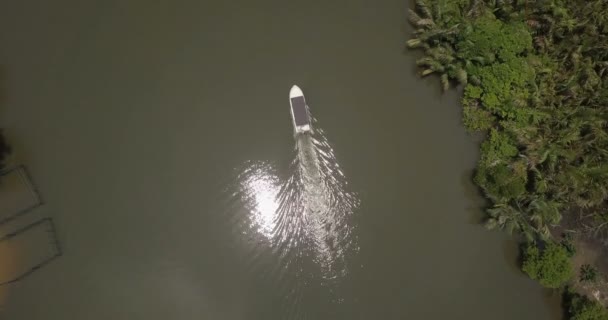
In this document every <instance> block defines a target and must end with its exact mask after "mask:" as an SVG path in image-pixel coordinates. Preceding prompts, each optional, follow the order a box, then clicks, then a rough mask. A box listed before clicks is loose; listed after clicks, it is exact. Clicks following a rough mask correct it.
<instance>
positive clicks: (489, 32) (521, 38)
mask: <svg viewBox="0 0 608 320" xmlns="http://www.w3.org/2000/svg"><path fill="white" fill-rule="evenodd" d="M456 48H457V50H458V54H459V55H460V56H463V57H466V58H469V59H470V58H473V57H483V58H486V59H488V60H489V61H493V60H495V59H498V60H499V61H500V62H507V61H510V60H512V59H515V58H517V57H518V56H519V55H521V54H523V53H524V52H526V51H529V50H531V49H532V36H531V35H530V32H528V31H527V29H526V26H525V25H524V24H523V23H522V22H517V23H509V24H508V23H504V22H503V21H501V20H499V19H496V17H494V16H493V15H491V14H486V15H484V16H482V17H481V18H479V19H476V20H474V22H473V23H472V24H471V27H470V28H467V29H465V31H464V32H463V33H462V41H460V42H458V43H457V45H456Z"/></svg>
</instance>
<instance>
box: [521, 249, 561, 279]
mask: <svg viewBox="0 0 608 320" xmlns="http://www.w3.org/2000/svg"><path fill="white" fill-rule="evenodd" d="M522 270H523V271H524V272H525V273H526V274H528V276H530V278H532V279H535V280H538V282H540V284H541V285H543V286H545V287H547V288H559V287H561V286H562V285H563V284H565V283H566V282H567V281H568V280H570V278H571V277H572V266H571V264H570V258H569V257H568V252H567V251H566V249H565V248H564V247H562V246H560V245H557V244H554V243H547V245H546V247H545V248H544V249H543V250H542V251H541V250H540V249H539V248H538V247H537V246H536V245H529V246H528V247H527V248H526V249H525V251H524V263H523V266H522Z"/></svg>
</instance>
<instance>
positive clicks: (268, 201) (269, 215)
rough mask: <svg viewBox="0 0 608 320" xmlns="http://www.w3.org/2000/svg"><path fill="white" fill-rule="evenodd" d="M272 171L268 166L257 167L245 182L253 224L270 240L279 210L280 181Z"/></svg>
mask: <svg viewBox="0 0 608 320" xmlns="http://www.w3.org/2000/svg"><path fill="white" fill-rule="evenodd" d="M270 169H271V168H270V166H268V165H258V166H255V168H253V169H252V171H251V172H250V174H248V175H247V177H246V178H245V180H244V181H243V188H244V189H245V194H246V195H247V198H248V199H249V204H250V206H251V207H250V208H249V209H250V210H251V211H252V212H251V213H252V215H251V217H252V220H253V221H252V222H253V223H254V225H255V226H256V228H257V229H258V231H259V232H260V233H261V234H263V235H264V236H265V237H267V238H268V239H270V238H272V234H273V230H274V227H275V225H276V216H277V210H278V208H279V204H278V201H277V196H278V194H279V179H278V178H277V177H276V176H275V175H274V174H273V173H272V172H271V170H270Z"/></svg>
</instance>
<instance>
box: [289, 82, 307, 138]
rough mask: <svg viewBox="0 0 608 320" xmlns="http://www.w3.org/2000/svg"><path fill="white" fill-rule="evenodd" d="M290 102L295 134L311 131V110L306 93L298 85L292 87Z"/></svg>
mask: <svg viewBox="0 0 608 320" xmlns="http://www.w3.org/2000/svg"><path fill="white" fill-rule="evenodd" d="M289 104H290V106H291V118H292V119H293V128H294V132H295V134H298V133H306V132H311V131H312V127H311V126H310V112H309V111H308V105H307V104H306V99H304V93H303V92H302V90H301V89H300V88H299V87H298V86H293V87H291V90H290V91H289Z"/></svg>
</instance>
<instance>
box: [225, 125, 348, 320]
mask: <svg viewBox="0 0 608 320" xmlns="http://www.w3.org/2000/svg"><path fill="white" fill-rule="evenodd" d="M313 125H314V127H315V128H317V127H318V126H317V125H316V120H314V119H313ZM281 181H282V182H281ZM235 186H237V191H236V192H233V193H232V198H233V200H232V201H233V202H234V207H232V208H230V209H229V210H232V211H234V212H235V213H233V219H234V221H233V222H232V223H233V225H234V226H235V227H236V228H237V232H238V233H239V234H241V236H242V237H244V238H246V239H249V240H254V241H248V242H247V243H248V245H250V250H251V257H249V258H250V259H249V261H250V262H249V263H250V264H251V266H252V267H251V268H252V269H255V270H252V272H255V273H256V274H257V273H263V274H271V276H269V277H270V278H273V279H276V280H277V281H278V282H277V291H279V292H280V295H281V296H283V297H284V299H285V305H284V307H285V308H286V312H288V313H290V314H292V313H295V314H300V312H298V311H297V310H300V308H301V307H302V306H301V304H302V303H305V302H304V301H306V300H307V299H308V298H311V297H312V296H314V295H318V294H319V292H318V291H316V290H318V286H319V285H320V286H322V287H327V288H329V290H324V291H326V292H325V293H324V294H327V295H328V297H327V299H330V300H333V301H341V299H342V297H340V295H339V294H338V295H337V296H336V294H334V292H333V290H334V289H335V286H334V284H335V285H337V284H339V282H340V279H341V278H343V277H344V276H346V275H347V274H348V263H347V261H346V260H347V258H348V256H349V254H353V253H356V252H357V251H358V247H357V244H356V239H355V238H354V234H355V233H354V232H353V230H354V225H353V224H352V219H351V216H352V215H353V213H354V211H355V209H356V208H357V207H358V205H359V202H358V199H357V197H356V195H355V194H354V193H352V192H350V191H348V189H347V181H346V177H345V175H344V172H343V171H342V169H341V168H340V166H339V164H338V161H337V159H336V156H335V153H334V150H333V148H332V147H331V145H330V144H329V142H328V141H327V139H326V137H325V135H324V132H323V130H320V129H316V130H315V133H314V134H309V133H307V134H302V135H299V136H296V141H295V148H294V157H293V161H292V163H291V165H290V170H289V175H288V176H287V177H286V178H285V179H280V178H279V177H278V175H277V172H276V170H275V168H274V167H273V166H272V165H271V164H269V163H265V162H249V163H247V164H246V165H245V168H244V169H242V170H241V172H240V173H239V175H238V176H237V183H236V185H235ZM239 207H241V208H242V209H239ZM267 250H270V252H272V254H273V255H275V256H277V257H278V261H279V264H278V265H272V266H269V265H266V264H264V262H260V261H261V260H259V259H258V258H257V257H258V256H260V255H261V254H262V255H263V254H265V253H266V252H268V251H267ZM256 261H257V262H256ZM315 270H316V271H315ZM312 292H314V293H312ZM290 318H292V317H290Z"/></svg>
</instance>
